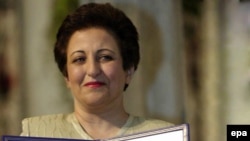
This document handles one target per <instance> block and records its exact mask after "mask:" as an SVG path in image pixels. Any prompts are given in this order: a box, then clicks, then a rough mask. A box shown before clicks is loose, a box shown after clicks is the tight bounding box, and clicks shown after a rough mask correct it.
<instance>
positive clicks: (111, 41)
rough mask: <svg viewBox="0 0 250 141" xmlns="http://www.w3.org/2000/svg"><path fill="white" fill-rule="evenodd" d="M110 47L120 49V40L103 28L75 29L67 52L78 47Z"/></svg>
mask: <svg viewBox="0 0 250 141" xmlns="http://www.w3.org/2000/svg"><path fill="white" fill-rule="evenodd" d="M96 48H110V49H113V50H119V46H118V41H117V40H116V38H115V37H114V35H113V34H112V33H111V32H108V31H107V30H105V29H103V28H87V29H82V30H77V31H75V32H74V33H73V34H72V36H71V37H70V39H69V43H68V46H67V52H68V51H69V52H71V51H72V50H77V49H96Z"/></svg>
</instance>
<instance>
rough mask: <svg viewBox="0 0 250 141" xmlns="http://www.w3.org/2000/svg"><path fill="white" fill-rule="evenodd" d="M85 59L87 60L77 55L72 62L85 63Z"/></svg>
mask: <svg viewBox="0 0 250 141" xmlns="http://www.w3.org/2000/svg"><path fill="white" fill-rule="evenodd" d="M85 60H86V58H85V57H77V58H75V59H74V60H73V61H72V62H73V63H83V62H85Z"/></svg>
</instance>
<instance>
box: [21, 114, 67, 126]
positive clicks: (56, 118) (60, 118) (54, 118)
mask: <svg viewBox="0 0 250 141" xmlns="http://www.w3.org/2000/svg"><path fill="white" fill-rule="evenodd" d="M70 117H71V114H55V115H44V116H36V117H30V118H25V119H24V120H23V122H29V123H30V124H32V123H39V122H43V123H50V122H67V121H69V120H70Z"/></svg>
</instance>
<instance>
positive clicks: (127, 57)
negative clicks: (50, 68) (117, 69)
mask: <svg viewBox="0 0 250 141" xmlns="http://www.w3.org/2000/svg"><path fill="white" fill-rule="evenodd" d="M92 27H98V28H103V29H105V30H106V31H107V32H109V33H111V35H113V36H114V38H115V39H116V41H117V43H118V45H119V50H120V53H121V56H122V60H123V69H124V70H128V69H130V68H131V67H134V68H135V70H136V69H137V66H138V63H139V60H140V54H139V43H138V33H137V30H136V28H135V26H134V25H133V23H132V22H131V21H130V19H129V18H128V17H127V16H126V15H125V14H124V13H123V12H122V11H121V10H119V9H117V8H114V7H113V6H111V5H110V4H109V3H106V4H97V3H89V4H85V5H82V6H80V7H79V8H78V9H76V10H75V11H74V12H73V13H71V14H69V15H68V16H67V17H66V18H65V19H64V21H63V23H62V25H61V26H60V28H59V30H58V33H57V40H56V43H55V46H54V57H55V61H56V63H57V65H58V67H59V69H60V71H61V72H62V73H63V75H64V76H66V77H67V68H66V62H67V46H68V42H69V39H70V37H71V36H72V34H73V33H74V32H75V31H77V30H81V29H86V28H92Z"/></svg>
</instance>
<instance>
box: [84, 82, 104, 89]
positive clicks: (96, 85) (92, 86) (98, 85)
mask: <svg viewBox="0 0 250 141" xmlns="http://www.w3.org/2000/svg"><path fill="white" fill-rule="evenodd" d="M103 85H105V83H103V82H88V83H86V84H85V85H84V86H86V87H90V88H99V87H101V86H103Z"/></svg>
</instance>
